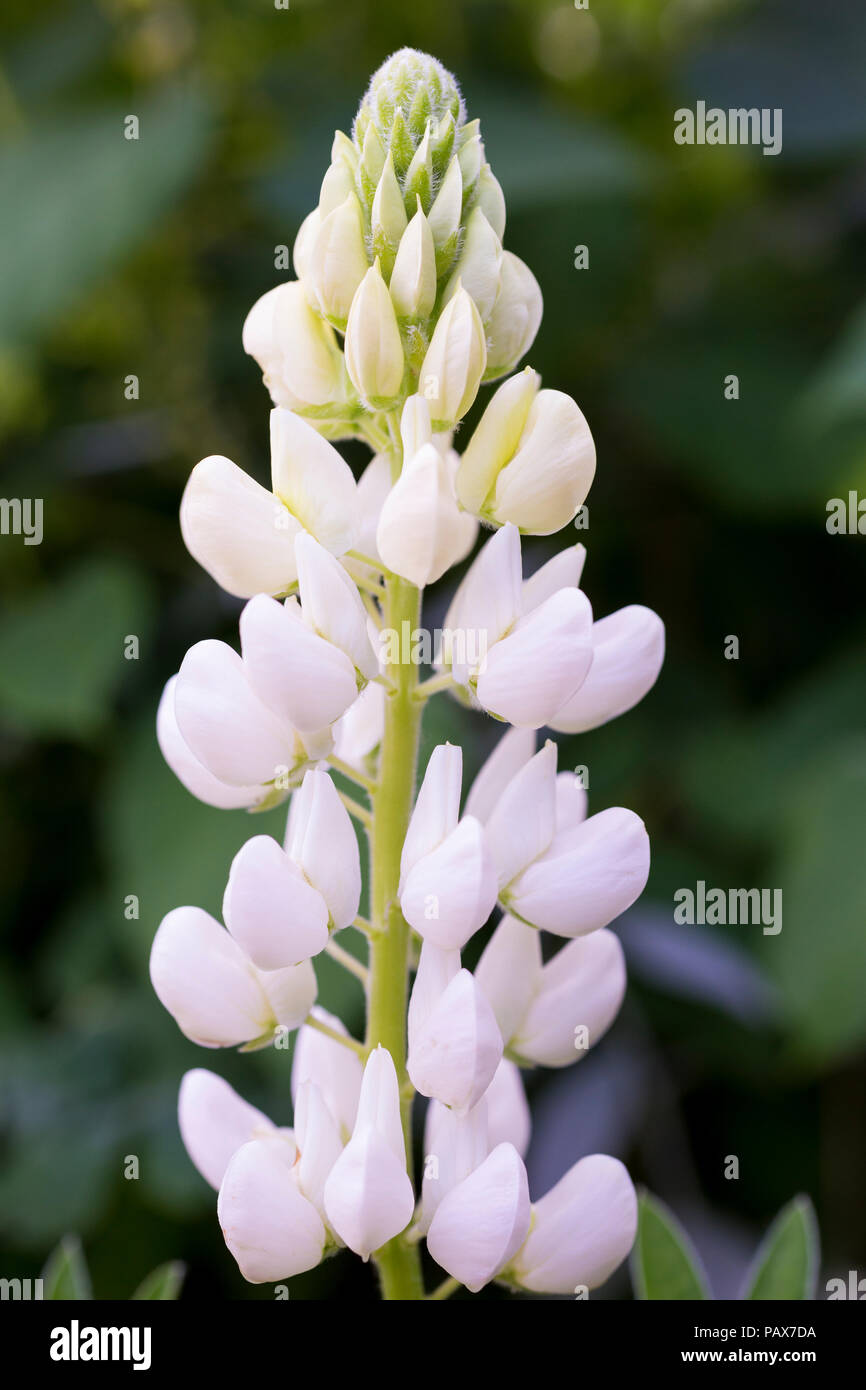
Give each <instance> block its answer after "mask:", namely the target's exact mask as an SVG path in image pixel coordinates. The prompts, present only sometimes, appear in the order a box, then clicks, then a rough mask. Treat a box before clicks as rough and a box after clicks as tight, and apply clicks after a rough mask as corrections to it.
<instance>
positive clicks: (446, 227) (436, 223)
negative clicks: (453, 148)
mask: <svg viewBox="0 0 866 1390" xmlns="http://www.w3.org/2000/svg"><path fill="white" fill-rule="evenodd" d="M462 214H463V175H462V174H461V172H460V160H459V159H458V158H457V156H456V155H455V156H454V158H453V159H452V160H451V163H450V164H449V165H448V170H447V172H446V174H445V177H444V179H443V180H442V183H441V185H440V188H439V192H438V193H437V194H436V197H435V198H434V199H433V203H432V205H431V208H430V212H429V215H428V221H429V224H430V232H431V234H432V237H433V244H434V245H435V247H436V271H437V274H439V275H442V274H444V272H445V271H446V270H447V269H448V268H449V267H450V265H451V262H452V261H453V259H454V256H455V253H456V251H457V241H458V237H459V234H460V219H461V217H462Z"/></svg>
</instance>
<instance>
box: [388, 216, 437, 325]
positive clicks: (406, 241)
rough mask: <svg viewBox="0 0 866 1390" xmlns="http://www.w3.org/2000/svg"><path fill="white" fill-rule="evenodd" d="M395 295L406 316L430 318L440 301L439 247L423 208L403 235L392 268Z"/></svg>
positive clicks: (399, 311)
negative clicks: (437, 266)
mask: <svg viewBox="0 0 866 1390" xmlns="http://www.w3.org/2000/svg"><path fill="white" fill-rule="evenodd" d="M390 290H391V298H392V299H393V301H394V308H395V309H396V310H397V313H398V314H400V315H401V316H402V317H403V318H419V319H426V318H427V317H428V316H429V315H430V314H431V313H432V312H433V305H434V304H435V302H436V251H435V248H434V245H433V234H432V232H431V231H430V224H429V222H428V221H427V218H426V217H425V216H424V213H423V212H422V210H421V207H420V203H419V206H418V211H417V212H416V213H415V216H414V217H413V218H412V221H411V222H410V223H409V225H408V227H407V228H406V230H405V232H404V233H403V235H402V237H401V239H400V245H399V247H398V249H397V258H396V260H395V262H394V269H393V271H392V272H391V281H390Z"/></svg>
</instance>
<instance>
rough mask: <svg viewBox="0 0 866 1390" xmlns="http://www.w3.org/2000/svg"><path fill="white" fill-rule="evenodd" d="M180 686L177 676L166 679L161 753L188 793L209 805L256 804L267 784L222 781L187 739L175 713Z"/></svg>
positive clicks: (232, 807) (160, 720)
mask: <svg viewBox="0 0 866 1390" xmlns="http://www.w3.org/2000/svg"><path fill="white" fill-rule="evenodd" d="M176 687H177V676H172V677H171V679H170V680H169V681H167V682H166V686H165V689H164V690H163V692H162V695H161V697H160V701H159V708H158V710H157V713H156V737H157V741H158V743H159V748H160V752H161V753H162V756H163V757H164V758H165V761H166V762H167V763H168V765H169V767H170V768H171V770H172V772H173V773H174V775H175V777H177V779H178V781H179V782H182V783H183V785H184V786H185V787H186V789H187V791H188V792H191V793H192V795H193V796H195V797H198V799H199V801H203V802H204V803H205V805H207V806H216V807H218V808H219V809H220V810H222V811H230V810H235V809H237V808H239V807H241V806H255V805H256V803H257V802H259V801H261V800H263V798H264V797H265V796H267V794H268V789H267V788H266V787H264V786H259V785H256V786H242V787H238V786H230V785H229V784H228V783H227V782H220V781H219V779H218V778H216V777H214V775H213V773H212V772H209V771H208V769H207V768H206V767H205V766H204V764H203V763H201V762H199V760H198V758H197V757H196V756H195V754H194V753H193V752H192V751H191V749H190V748H189V747H188V745H187V744H186V742H185V741H184V739H183V736H182V734H181V732H180V729H179V728H178V726H177V718H176V716H175V712H174V698H175V689H176Z"/></svg>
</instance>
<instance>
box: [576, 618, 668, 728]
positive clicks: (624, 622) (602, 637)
mask: <svg viewBox="0 0 866 1390" xmlns="http://www.w3.org/2000/svg"><path fill="white" fill-rule="evenodd" d="M592 652H593V656H592V666H591V668H590V672H589V675H588V676H587V678H586V680H585V681H584V683H583V685H582V686H581V688H580V690H578V691H577V693H576V694H575V695H573V696H572V697H571V699H570V700H568V701H567V702H566V704H565V705H563V707H562V709H561V710H558V711H557V713H556V714H555V715H554V717H553V719H551V720H550V721H549V722H550V727H551V728H552V729H561V730H562V732H563V733H567V734H582V733H584V732H585V731H586V730H587V729H597V728H598V726H599V724H606V723H607V722H608V720H609V719H615V718H616V717H617V715H620V714H625V712H626V710H630V709H632V708H633V707H634V706H635V705H636V704H638V702H639V701H640V700H642V699H643V697H644V695H646V693H647V691H648V690H650V689H651V688H652V687H653V686H654V685H655V683H656V681H657V679H658V675H659V672H660V671H661V668H662V662H663V661H664V657H665V625H664V623H663V622H662V620H661V618H660V617H659V616H658V614H657V613H654V612H653V611H652V609H651V608H644V607H642V606H641V605H640V604H631V605H630V606H629V607H628V608H620V609H618V610H617V612H616V613H611V614H610V616H609V617H607V618H601V619H599V621H598V622H597V623H593V627H592Z"/></svg>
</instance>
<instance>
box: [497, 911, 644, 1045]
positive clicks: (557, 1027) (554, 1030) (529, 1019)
mask: <svg viewBox="0 0 866 1390" xmlns="http://www.w3.org/2000/svg"><path fill="white" fill-rule="evenodd" d="M475 978H476V980H477V981H478V984H479V985H480V987H481V989H482V991H483V993H484V995H485V997H486V998H488V999H489V1000H490V1003H491V1006H492V1008H493V1012H494V1014H495V1015H496V1018H497V1021H498V1024H499V1027H500V1029H501V1030H502V1037H503V1039H504V1041H505V1046H506V1048H507V1050H508V1054H509V1056H510V1057H512V1058H516V1059H517V1060H519V1061H520V1062H522V1063H524V1064H525V1065H533V1066H544V1067H566V1066H568V1065H569V1064H570V1063H571V1062H576V1061H578V1059H579V1058H581V1057H582V1056H584V1053H585V1051H586V1049H587V1048H588V1047H592V1046H594V1045H595V1043H597V1042H598V1040H599V1039H600V1038H601V1037H602V1036H603V1034H604V1033H605V1032H606V1031H607V1029H608V1028H609V1027H610V1025H611V1023H612V1022H613V1020H614V1018H615V1017H616V1015H617V1013H618V1012H619V1007H620V1004H621V1003H622V999H623V995H624V993H625V960H624V957H623V953H622V947H621V946H620V943H619V939H618V938H617V937H616V936H615V935H614V933H613V932H610V931H604V930H602V931H597V932H593V933H592V934H591V935H589V936H584V937H580V938H578V939H577V940H575V941H569V943H568V945H567V946H564V947H563V948H562V949H561V950H560V951H559V952H557V954H556V955H555V956H554V957H553V959H552V960H549V961H548V962H547V964H546V965H542V958H541V942H540V937H539V934H538V932H537V931H536V930H535V929H534V928H533V927H529V926H527V925H526V924H525V923H523V922H519V921H517V919H516V918H514V917H510V916H505V917H503V919H502V921H501V922H500V923H499V925H498V926H497V928H496V931H495V932H494V933H493V936H492V937H491V938H490V941H489V942H488V943H487V946H486V947H485V950H484V953H483V954H482V957H481V959H480V961H479V962H478V966H477V968H476V971H475Z"/></svg>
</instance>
